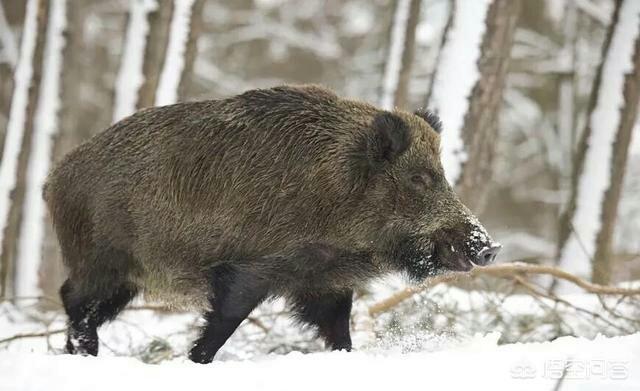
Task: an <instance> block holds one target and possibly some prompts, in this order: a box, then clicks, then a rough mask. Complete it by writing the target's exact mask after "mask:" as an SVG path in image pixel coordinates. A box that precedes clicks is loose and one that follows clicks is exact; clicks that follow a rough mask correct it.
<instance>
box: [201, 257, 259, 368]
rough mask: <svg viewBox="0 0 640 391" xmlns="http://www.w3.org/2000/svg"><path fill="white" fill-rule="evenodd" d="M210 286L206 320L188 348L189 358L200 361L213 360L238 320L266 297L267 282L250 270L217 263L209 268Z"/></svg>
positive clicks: (241, 319) (243, 317)
mask: <svg viewBox="0 0 640 391" xmlns="http://www.w3.org/2000/svg"><path fill="white" fill-rule="evenodd" d="M210 289H211V295H210V298H209V300H210V304H211V311H209V312H207V313H206V314H205V315H204V317H205V321H206V324H205V326H204V328H203V330H202V333H201V335H200V338H198V339H197V340H196V342H195V343H194V345H193V348H191V351H190V352H189V359H191V360H192V361H194V362H197V363H200V364H206V363H209V362H211V361H212V360H213V357H214V356H215V354H216V352H217V351H218V349H220V348H221V347H222V345H224V343H225V342H226V341H227V339H228V338H229V337H230V336H231V334H233V332H234V331H235V330H236V328H237V327H238V326H239V325H240V323H242V321H243V320H244V319H245V318H246V317H247V316H249V314H250V313H251V311H252V310H253V309H254V308H255V307H256V306H257V305H258V304H260V302H262V301H263V300H264V299H265V298H266V297H267V294H268V291H269V286H268V283H267V281H266V280H264V279H263V278H260V277H259V276H256V275H254V274H252V273H250V272H247V271H241V270H238V269H237V268H234V267H233V266H229V265H221V266H217V267H215V268H213V270H212V271H211V276H210Z"/></svg>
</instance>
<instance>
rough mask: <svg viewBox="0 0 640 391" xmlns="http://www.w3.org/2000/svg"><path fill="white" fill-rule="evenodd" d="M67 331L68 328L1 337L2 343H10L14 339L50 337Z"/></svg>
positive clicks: (0, 341) (0, 342)
mask: <svg viewBox="0 0 640 391" xmlns="http://www.w3.org/2000/svg"><path fill="white" fill-rule="evenodd" d="M65 331H67V329H58V330H51V331H42V332H39V333H26V334H16V335H14V336H11V337H9V338H4V339H0V344H5V343H9V342H12V341H15V340H18V339H23V338H39V337H48V336H50V335H54V334H60V333H64V332H65Z"/></svg>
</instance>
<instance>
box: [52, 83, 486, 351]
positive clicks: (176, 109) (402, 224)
mask: <svg viewBox="0 0 640 391" xmlns="http://www.w3.org/2000/svg"><path fill="white" fill-rule="evenodd" d="M429 115H431V114H429ZM429 115H414V114H410V113H406V112H402V111H395V112H394V113H388V112H384V111H381V110H379V109H377V108H375V107H374V106H371V105H369V104H366V103H362V102H358V101H354V100H347V99H342V98H339V97H338V96H336V95H335V94H334V93H332V92H330V91H328V90H326V89H323V88H321V87H317V86H301V87H277V88H272V89H265V90H253V91H248V92H246V93H244V94H242V95H238V96H236V97H232V98H229V99H224V100H216V101H204V102H195V103H180V104H175V105H171V106H165V107H157V108H150V109H146V110H143V111H141V112H138V113H136V114H134V115H133V116H131V117H129V118H127V119H125V120H123V121H120V122H118V123H116V124H115V125H113V126H112V127H110V128H109V129H107V130H106V131H104V132H102V133H100V134H98V135H96V136H95V137H93V138H92V139H91V140H89V141H88V142H87V143H85V144H83V145H81V146H80V147H78V148H77V149H76V150H74V151H73V152H71V153H70V154H69V155H68V156H66V157H65V159H64V160H63V161H62V162H61V163H60V164H59V165H58V167H57V168H56V169H55V170H54V171H53V172H52V173H51V175H50V176H49V180H48V182H47V185H46V187H45V198H46V200H47V203H48V206H49V210H50V212H51V215H52V218H53V222H54V225H55V228H56V232H57V234H58V238H59V242H60V245H61V248H62V253H63V259H64V262H65V265H66V267H67V269H68V272H69V279H68V282H67V283H66V284H67V285H66V288H64V289H66V291H65V292H64V293H63V298H64V297H65V295H66V297H67V301H68V302H71V303H75V304H77V305H76V307H78V306H79V308H84V307H82V306H85V307H87V306H90V304H87V303H93V302H94V301H96V302H97V301H100V300H108V299H110V298H111V297H114V292H122V291H124V292H125V293H126V294H121V296H122V297H125V298H127V299H126V300H130V298H129V296H131V297H133V296H135V294H136V293H137V292H138V291H141V292H143V293H144V294H145V295H147V296H148V297H151V298H153V299H159V300H163V301H165V302H168V303H172V304H176V305H180V306H185V305H186V306H192V307H204V308H206V307H208V306H215V305H216V304H215V301H213V302H212V301H211V300H212V299H211V296H212V295H213V294H215V293H216V289H217V288H216V286H212V285H215V284H216V283H215V281H223V282H218V283H217V284H218V285H224V286H227V285H229V284H227V282H226V281H228V279H229V278H231V277H228V276H230V275H231V276H233V278H234V280H233V281H245V282H246V280H242V279H241V278H239V277H238V276H240V275H242V276H245V275H246V276H253V277H255V278H253V277H252V279H251V280H250V282H247V284H248V285H250V286H254V287H256V288H255V289H256V290H262V289H264V292H262V293H263V294H262V295H257V296H256V298H255V300H256V301H259V300H261V299H263V297H262V296H274V295H281V296H286V297H289V298H292V299H293V301H294V302H295V301H296V300H298V301H299V300H301V298H307V299H308V300H317V299H318V298H322V297H327V296H329V297H333V296H332V295H342V296H344V295H345V294H346V293H345V292H351V290H352V289H353V288H355V287H358V286H362V285H363V284H366V283H367V282H368V281H369V280H370V279H371V278H373V277H377V276H380V275H382V274H384V273H386V272H389V271H404V272H407V273H408V274H409V275H410V276H411V277H413V278H414V279H417V280H419V279H423V278H425V277H427V276H429V275H434V274H437V273H440V272H442V271H445V270H468V269H469V268H470V267H471V266H472V265H471V264H470V263H469V262H468V261H469V260H472V261H474V260H476V258H477V256H478V254H479V252H480V250H481V249H482V248H483V247H485V248H486V247H487V246H488V247H490V248H492V247H493V244H492V243H491V241H490V238H489V237H488V236H487V235H486V232H485V231H484V229H483V228H482V227H481V226H480V225H479V224H478V223H477V221H476V220H475V218H473V216H471V214H470V213H469V212H468V210H466V208H465V207H464V206H463V205H462V204H461V203H460V201H459V200H458V198H457V197H456V196H455V194H454V193H453V191H452V190H451V187H450V186H449V184H448V183H447V182H446V180H445V178H444V173H443V170H442V166H441V164H440V157H439V138H440V136H439V134H438V133H437V132H436V131H434V129H433V128H432V127H431V126H430V124H429V123H431V124H433V125H434V127H436V126H437V125H436V123H437V121H435V120H437V118H435V120H434V117H429ZM427 121H429V122H427ZM434 121H435V122H434ZM438 130H439V129H438ZM474 232H475V234H474ZM473 235H476V236H473ZM212 276H213V277H212ZM220 276H222V277H220ZM225 289H226V288H225ZM227 293H228V292H227V290H225V291H224V292H222V293H220V295H225V294H227ZM342 296H340V297H342ZM307 299H305V300H307ZM92 300H93V301H92ZM126 300H125V299H123V301H125V302H126ZM340 300H342V299H340ZM348 302H349V308H350V297H349V300H348ZM78 303H81V304H78ZM118 304H120V303H118ZM223 304H224V303H223ZM223 304H220V305H223ZM325 304H326V303H324V304H322V305H325ZM114 307H117V306H115V305H114ZM87 308H88V307H87ZM118 308H119V307H118ZM314 308H315V307H314ZM305 310H306V311H307V312H309V310H308V308H306V309H305ZM70 311H71V312H73V309H68V311H67V312H70ZM86 311H89V310H86ZM86 311H85V312H86ZM214 311H215V309H214ZM311 312H313V311H311ZM300 313H301V314H304V313H305V312H304V311H301V312H300ZM115 314H117V311H115V313H114V314H109V316H105V318H109V317H113V316H115ZM314 314H315V312H314ZM238 316H242V315H241V314H238ZM245 316H246V315H245ZM314 316H316V317H318V316H319V315H317V314H316V315H314ZM322 317H323V318H326V315H322ZM303 318H304V316H303ZM347 321H348V313H347ZM212 322H213V320H212ZM336 322H338V320H336ZM341 322H343V323H344V320H341ZM95 323H96V324H97V325H98V326H99V324H100V323H101V321H98V320H96V321H95ZM311 323H313V322H311ZM315 323H317V325H318V326H319V327H320V331H321V334H322V333H323V332H324V333H325V334H326V333H329V334H330V333H332V331H330V330H329V329H330V326H327V327H329V329H323V326H322V325H321V324H320V323H318V321H316V322H315ZM347 326H348V323H347ZM323 330H324V331H323ZM327 330H329V331H327ZM347 332H348V330H347ZM205 334H206V333H205ZM203 338H204V337H203ZM72 339H73V338H72V337H70V340H72ZM223 342H224V341H222V343H223ZM70 343H71V344H72V345H73V343H74V341H71V342H70ZM336 344H337V345H340V343H336ZM336 344H334V345H336ZM349 346H350V342H349ZM338 348H339V346H338ZM68 349H69V350H70V351H74V348H73V346H71V347H69V346H68ZM203 349H204V348H203ZM207 349H209V348H207ZM216 350H217V348H216ZM95 351H96V352H97V347H96V350H95ZM89 353H93V351H92V350H90V351H89ZM214 353H215V352H214ZM198 354H205V353H202V352H200V353H198ZM205 355H207V357H206V359H203V360H200V361H207V360H208V359H209V357H208V353H207V354H205ZM211 357H212V355H211ZM192 358H194V357H192ZM196 361H199V360H198V359H197V357H196Z"/></svg>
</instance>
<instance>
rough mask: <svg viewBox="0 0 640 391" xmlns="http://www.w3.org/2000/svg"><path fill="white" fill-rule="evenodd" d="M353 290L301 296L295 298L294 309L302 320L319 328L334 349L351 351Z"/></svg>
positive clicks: (321, 334) (320, 333) (319, 332)
mask: <svg viewBox="0 0 640 391" xmlns="http://www.w3.org/2000/svg"><path fill="white" fill-rule="evenodd" d="M352 299H353V291H352V290H347V291H345V292H342V293H327V294H322V295H309V296H301V297H298V298H297V299H296V300H295V303H294V310H295V312H296V316H297V318H298V319H300V320H301V321H302V322H305V323H307V324H309V325H312V326H316V327H317V328H318V334H319V335H320V336H321V337H322V338H324V340H325V341H326V342H327V345H328V346H329V347H330V348H331V349H332V350H346V351H351V334H350V333H349V316H350V314H351V302H352Z"/></svg>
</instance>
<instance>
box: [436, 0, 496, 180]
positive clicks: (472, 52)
mask: <svg viewBox="0 0 640 391" xmlns="http://www.w3.org/2000/svg"><path fill="white" fill-rule="evenodd" d="M490 4H491V0H477V1H460V2H457V3H456V9H455V16H454V21H453V26H452V27H451V30H450V31H449V34H448V36H447V38H446V39H447V41H446V44H445V46H444V48H443V49H442V54H441V61H440V65H439V66H438V70H437V72H436V77H435V82H434V86H433V93H432V101H431V104H432V107H431V108H432V109H433V110H434V111H435V112H437V113H438V114H439V116H440V119H441V120H442V124H443V126H444V129H445V130H444V132H443V134H442V139H441V141H440V143H441V148H442V153H441V156H442V165H443V167H444V171H445V173H446V175H447V179H448V180H449V182H451V183H455V182H456V181H457V180H458V177H459V176H460V170H461V166H462V163H463V162H464V161H465V159H466V155H465V153H464V142H463V139H462V127H463V125H464V117H465V114H466V113H467V110H468V108H469V97H470V95H471V91H472V90H473V87H474V85H475V84H476V82H477V81H478V78H479V77H480V73H479V71H478V59H479V58H480V45H481V44H482V38H483V36H484V32H485V29H486V25H485V19H486V15H487V11H488V9H489V5H490Z"/></svg>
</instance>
